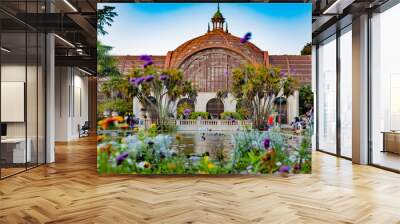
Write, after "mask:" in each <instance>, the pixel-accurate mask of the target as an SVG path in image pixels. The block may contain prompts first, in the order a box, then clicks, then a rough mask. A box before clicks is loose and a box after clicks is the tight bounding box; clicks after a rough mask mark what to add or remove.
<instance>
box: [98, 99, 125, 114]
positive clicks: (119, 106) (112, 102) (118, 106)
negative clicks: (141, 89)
mask: <svg viewBox="0 0 400 224" xmlns="http://www.w3.org/2000/svg"><path fill="white" fill-rule="evenodd" d="M132 107H133V105H132V101H126V100H124V99H109V100H106V101H104V102H101V103H100V104H99V105H98V107H97V110H98V112H99V113H103V112H104V111H106V110H109V111H116V112H119V113H122V114H125V113H127V112H132Z"/></svg>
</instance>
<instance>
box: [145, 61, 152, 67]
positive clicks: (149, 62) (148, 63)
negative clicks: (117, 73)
mask: <svg viewBox="0 0 400 224" xmlns="http://www.w3.org/2000/svg"><path fill="white" fill-rule="evenodd" d="M152 64H153V61H146V63H144V65H143V68H146V67H147V66H150V65H152Z"/></svg>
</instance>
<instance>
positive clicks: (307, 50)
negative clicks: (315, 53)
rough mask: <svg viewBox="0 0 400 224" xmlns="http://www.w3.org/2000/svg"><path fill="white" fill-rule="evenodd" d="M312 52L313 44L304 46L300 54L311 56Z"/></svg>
mask: <svg viewBox="0 0 400 224" xmlns="http://www.w3.org/2000/svg"><path fill="white" fill-rule="evenodd" d="M311 52H312V46H311V43H307V44H306V45H304V47H303V49H302V50H301V52H300V53H301V55H311Z"/></svg>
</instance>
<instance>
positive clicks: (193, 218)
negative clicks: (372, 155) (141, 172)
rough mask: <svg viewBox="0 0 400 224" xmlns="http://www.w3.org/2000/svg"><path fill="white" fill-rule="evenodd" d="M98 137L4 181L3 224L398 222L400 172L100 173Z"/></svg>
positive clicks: (335, 168)
mask: <svg viewBox="0 0 400 224" xmlns="http://www.w3.org/2000/svg"><path fill="white" fill-rule="evenodd" d="M95 144H96V142H95V139H94V138H86V139H84V140H81V141H76V142H71V143H70V144H58V145H57V150H56V151H57V152H56V158H57V162H56V163H55V164H50V165H46V166H41V167H39V168H36V169H33V170H30V171H28V172H26V173H22V174H19V175H17V176H14V177H10V178H8V179H5V180H2V181H0V223H12V224H13V223H174V224H175V223H219V224H220V223H291V224H292V223H371V224H380V223H382V224H387V223H400V175H399V174H395V173H391V172H387V171H384V170H380V169H377V168H374V167H369V166H359V165H352V164H351V162H350V161H347V160H343V159H338V158H335V157H333V156H329V155H326V154H323V153H319V152H315V153H314V154H313V167H314V170H313V174H312V175H297V176H293V177H289V178H283V177H278V176H234V177H230V176H223V177H210V176H190V177H171V176H168V177H160V176H156V177H155V176H152V177H146V176H129V175H123V176H98V175H97V173H96V148H95Z"/></svg>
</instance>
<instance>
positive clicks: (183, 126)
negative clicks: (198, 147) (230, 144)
mask: <svg viewBox="0 0 400 224" xmlns="http://www.w3.org/2000/svg"><path fill="white" fill-rule="evenodd" d="M176 125H177V126H178V130H180V131H198V130H201V131H236V130H243V129H244V128H246V127H251V125H252V122H251V120H176Z"/></svg>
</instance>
